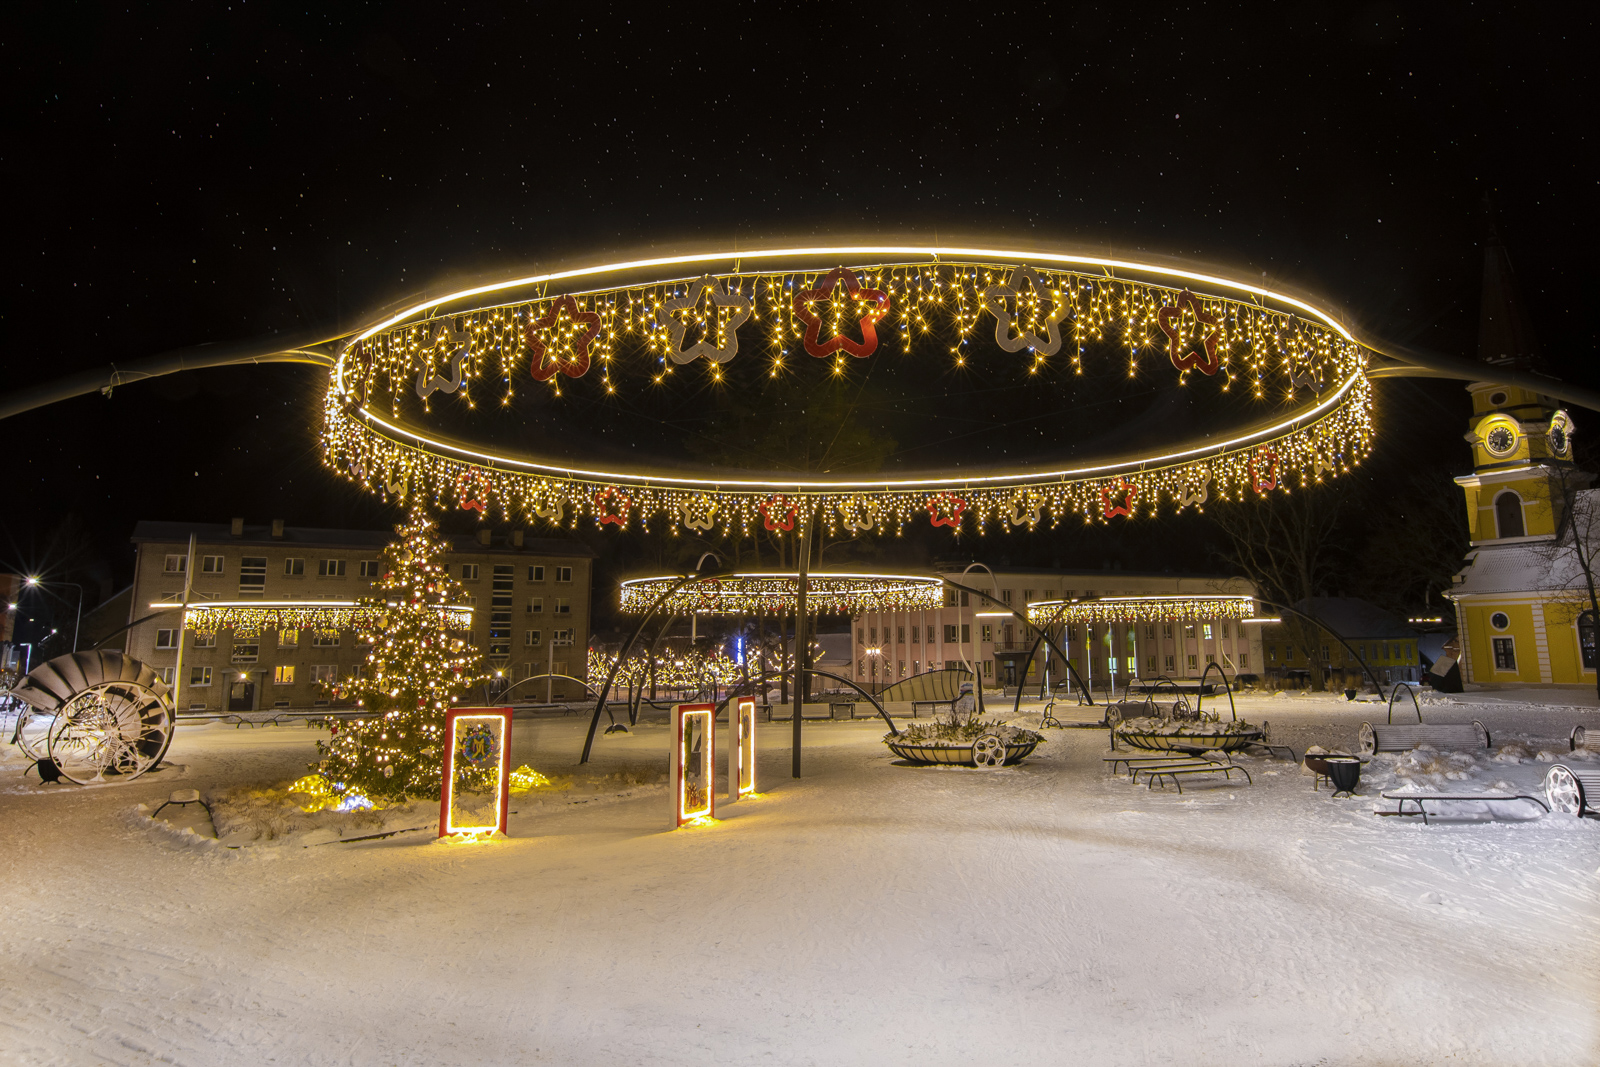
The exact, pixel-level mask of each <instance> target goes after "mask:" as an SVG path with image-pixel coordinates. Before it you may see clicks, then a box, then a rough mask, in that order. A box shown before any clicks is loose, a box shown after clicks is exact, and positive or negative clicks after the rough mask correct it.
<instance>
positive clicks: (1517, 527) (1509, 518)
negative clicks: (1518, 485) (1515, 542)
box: [1494, 490, 1523, 537]
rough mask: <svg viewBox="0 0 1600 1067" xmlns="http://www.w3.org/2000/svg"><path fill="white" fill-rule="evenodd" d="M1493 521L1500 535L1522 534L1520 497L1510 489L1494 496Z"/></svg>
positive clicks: (1514, 535)
mask: <svg viewBox="0 0 1600 1067" xmlns="http://www.w3.org/2000/svg"><path fill="white" fill-rule="evenodd" d="M1494 521H1495V525H1496V526H1498V527H1499V528H1500V536H1501V537H1521V536H1523V525H1522V498H1521V497H1520V496H1518V495H1517V494H1516V493H1513V492H1511V491H1510V490H1507V491H1506V492H1504V493H1501V494H1500V495H1499V496H1497V497H1495V498H1494Z"/></svg>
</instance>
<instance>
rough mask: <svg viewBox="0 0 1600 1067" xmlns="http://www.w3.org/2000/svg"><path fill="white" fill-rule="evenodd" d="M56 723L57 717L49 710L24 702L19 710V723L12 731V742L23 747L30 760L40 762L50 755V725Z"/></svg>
mask: <svg viewBox="0 0 1600 1067" xmlns="http://www.w3.org/2000/svg"><path fill="white" fill-rule="evenodd" d="M55 723H56V717H55V716H54V715H52V714H50V713H49V712H46V711H38V710H36V709H35V708H32V707H30V706H29V705H27V704H23V705H21V707H20V708H19V709H18V711H17V725H16V729H15V730H14V731H13V732H12V735H11V743H12V744H14V745H16V746H17V747H18V748H20V749H22V751H23V754H24V755H26V756H27V757H28V759H29V760H30V761H32V762H34V763H38V762H39V761H40V760H42V759H44V758H45V757H46V756H48V755H50V727H52V726H54V725H55Z"/></svg>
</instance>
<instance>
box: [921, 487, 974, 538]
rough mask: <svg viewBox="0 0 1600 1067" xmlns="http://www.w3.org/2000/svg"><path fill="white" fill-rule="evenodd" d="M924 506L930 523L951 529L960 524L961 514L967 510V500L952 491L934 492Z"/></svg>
mask: <svg viewBox="0 0 1600 1067" xmlns="http://www.w3.org/2000/svg"><path fill="white" fill-rule="evenodd" d="M926 506H927V508H928V521H929V522H930V523H932V524H933V525H934V526H949V527H951V528H952V529H955V528H957V527H959V526H960V525H961V516H962V515H964V514H965V513H966V510H967V502H966V501H965V500H963V499H961V498H960V497H958V496H956V495H955V494H954V493H935V494H933V495H932V496H930V497H929V498H928V503H927V505H926Z"/></svg>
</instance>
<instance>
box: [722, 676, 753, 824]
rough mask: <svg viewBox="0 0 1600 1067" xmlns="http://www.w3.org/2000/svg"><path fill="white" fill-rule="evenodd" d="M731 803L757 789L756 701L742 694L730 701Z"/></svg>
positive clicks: (729, 770)
mask: <svg viewBox="0 0 1600 1067" xmlns="http://www.w3.org/2000/svg"><path fill="white" fill-rule="evenodd" d="M728 707H729V709H730V711H731V714H730V715H729V716H728V803H730V804H731V803H733V802H734V801H736V800H738V799H739V798H740V797H743V796H749V795H750V794H751V793H754V792H755V791H756V702H755V700H753V699H752V698H750V697H740V698H739V699H738V700H736V701H734V702H732V703H730V704H729V705H728Z"/></svg>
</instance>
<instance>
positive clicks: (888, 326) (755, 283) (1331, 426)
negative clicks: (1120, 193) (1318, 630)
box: [323, 260, 1373, 536]
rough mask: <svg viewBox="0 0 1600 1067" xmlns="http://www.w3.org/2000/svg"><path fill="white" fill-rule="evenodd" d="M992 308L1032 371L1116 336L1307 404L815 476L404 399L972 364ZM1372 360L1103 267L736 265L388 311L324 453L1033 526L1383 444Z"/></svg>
mask: <svg viewBox="0 0 1600 1067" xmlns="http://www.w3.org/2000/svg"><path fill="white" fill-rule="evenodd" d="M991 328H992V330H993V338H992V339H993V341H994V344H995V346H996V347H998V348H999V349H1000V350H1001V351H1002V352H1003V353H1008V354H1009V353H1014V354H1015V355H1016V357H1017V363H1016V364H1015V366H1016V369H1017V371H1018V373H1020V374H1021V375H1022V376H1023V378H1024V379H1026V378H1027V377H1028V376H1031V375H1037V374H1038V373H1040V372H1041V371H1042V370H1044V369H1046V368H1048V367H1050V366H1051V365H1052V364H1057V365H1062V366H1063V369H1067V368H1070V371H1071V374H1072V375H1077V374H1082V373H1083V369H1084V368H1083V361H1084V360H1085V359H1086V358H1088V356H1089V355H1090V354H1092V353H1103V352H1105V351H1106V350H1107V348H1108V346H1109V347H1110V349H1112V350H1120V351H1123V352H1124V353H1125V356H1126V359H1127V369H1128V373H1129V375H1130V376H1137V375H1139V374H1141V373H1142V371H1143V370H1144V369H1145V368H1146V367H1147V366H1148V365H1150V364H1152V363H1154V364H1159V365H1160V366H1163V367H1166V368H1167V369H1168V370H1169V371H1170V372H1172V373H1174V374H1175V376H1176V380H1177V381H1178V382H1180V383H1192V382H1193V381H1196V380H1213V381H1215V382H1216V384H1217V388H1218V389H1219V390H1220V391H1221V392H1228V391H1230V390H1233V389H1236V388H1242V389H1245V390H1247V391H1248V394H1249V396H1251V397H1252V398H1255V399H1257V400H1261V401H1272V402H1276V403H1279V404H1297V405H1298V406H1297V407H1294V408H1292V409H1291V410H1292V412H1293V413H1292V414H1291V415H1289V416H1286V417H1285V418H1283V419H1281V420H1279V421H1278V422H1277V423H1275V424H1273V425H1269V426H1258V427H1252V428H1248V429H1246V430H1242V431H1240V433H1239V435H1238V436H1237V437H1235V438H1232V439H1225V440H1219V441H1218V442H1217V443H1216V444H1214V445H1206V446H1202V447H1196V448H1191V449H1186V450H1182V451H1178V452H1174V453H1170V454H1154V455H1149V456H1146V457H1143V458H1141V459H1135V460H1131V461H1127V462H1122V463H1118V464H1111V465H1099V466H1091V467H1084V468H1078V469H1064V470H1029V471H1019V472H1015V473H1012V474H1006V475H997V476H991V477H985V478H974V479H965V480H963V479H954V478H936V477H933V478H923V479H905V480H899V481H889V482H884V483H868V482H854V483H843V482H841V483H826V482H822V483H819V482H805V481H795V480H793V479H792V476H777V475H774V476H773V477H772V478H771V479H760V478H759V476H757V477H756V478H750V479H746V480H739V479H728V480H721V479H718V478H716V477H715V476H714V475H708V476H707V477H689V476H685V475H680V474H666V473H658V472H652V471H640V470H634V471H605V470H589V469H579V468H575V467H573V466H571V465H570V464H565V463H558V462H553V461H552V462H543V461H539V460H537V459H536V458H531V457H525V456H516V455H497V454H493V453H490V452H487V451H483V450H478V449H472V448H468V447H466V446H462V445H459V444H456V443H454V442H452V441H448V440H445V439H442V438H441V437H439V436H437V434H436V433H435V432H433V431H430V430H428V429H426V428H424V427H421V426H419V425H417V424H416V418H417V416H416V415H415V413H414V409H415V408H416V405H415V404H409V402H408V405H402V398H404V397H407V396H409V395H410V394H412V393H414V394H415V395H416V397H418V398H419V399H420V401H421V408H422V411H423V414H424V415H426V414H428V413H430V412H431V410H432V406H433V405H435V404H437V403H441V402H448V403H452V404H454V405H457V406H458V407H459V408H460V409H464V410H465V411H467V412H470V411H472V410H475V409H476V406H477V404H478V403H479V402H485V403H491V404H499V405H501V406H508V405H510V404H511V403H512V401H513V399H514V397H515V396H516V393H517V389H518V387H519V386H521V387H523V388H529V387H538V388H547V389H549V390H550V391H551V392H552V393H553V394H554V395H558V396H559V395H561V393H562V391H563V389H575V388H583V389H598V390H600V391H602V392H604V393H615V392H616V391H617V390H618V388H619V387H624V386H626V387H627V388H635V387H642V388H646V389H648V388H652V387H655V386H658V385H660V384H662V383H664V382H666V381H667V379H668V378H670V377H671V376H673V375H682V374H704V375H706V376H708V378H709V380H710V381H711V382H721V381H722V380H723V379H724V375H725V369H726V367H727V366H728V364H729V363H730V362H731V361H733V360H734V359H738V358H745V359H760V360H763V361H765V366H766V367H767V368H768V369H769V370H770V373H771V374H772V375H774V376H776V375H778V374H780V373H783V372H784V371H785V368H786V366H791V365H792V364H794V363H795V362H796V361H804V360H805V358H806V357H808V356H809V357H815V358H817V359H819V360H825V361H827V364H826V365H827V366H828V367H829V371H830V372H831V373H834V374H844V373H846V371H847V370H848V369H849V368H850V366H851V363H852V361H853V360H857V359H868V358H870V357H871V356H873V354H874V353H875V352H877V351H878V350H879V349H880V348H881V347H882V346H883V345H885V344H894V345H896V346H897V347H899V348H900V349H901V350H902V351H904V352H906V353H912V352H913V351H914V350H920V349H926V348H928V347H929V346H930V345H945V346H947V347H948V353H947V355H948V358H949V359H950V360H951V361H952V362H954V363H955V364H956V365H958V366H963V365H966V363H967V361H968V360H969V358H970V357H971V356H972V354H973V349H972V345H973V344H974V342H976V341H978V340H980V339H982V338H984V337H986V336H987V335H988V331H989V330H990V329H991ZM691 335H692V336H691ZM858 338H859V339H858ZM742 346H743V347H742ZM986 365H987V364H986ZM1365 366H1366V353H1365V351H1364V350H1363V349H1361V348H1360V346H1358V345H1357V344H1355V343H1354V342H1353V341H1351V340H1350V339H1349V338H1348V337H1347V336H1345V335H1344V334H1342V333H1341V332H1340V331H1338V330H1336V329H1333V328H1330V327H1329V325H1328V324H1327V323H1324V322H1318V321H1316V320H1315V319H1313V318H1311V317H1308V316H1302V315H1298V314H1292V313H1290V312H1287V311H1283V310H1279V309H1277V308H1274V307H1270V306H1267V305H1266V304H1265V303H1263V302H1259V301H1256V300H1253V299H1235V298H1230V297H1223V296H1215V295H1209V294H1201V293H1196V292H1194V291H1191V290H1190V289H1188V288H1183V287H1179V286H1175V285H1170V284H1160V283H1157V282H1151V281H1143V280H1134V279H1127V278H1119V277H1112V276H1109V275H1107V274H1105V273H1100V274H1091V273H1086V272H1082V271H1074V270H1063V269H1057V268H1051V267H1035V266H1030V265H1029V264H1027V263H1020V262H1019V263H1010V264H997V263H960V262H951V261H944V260H941V261H938V262H932V263H923V264H909V265H907V264H900V265H879V266H861V267H837V268H832V269H829V270H804V271H776V272H774V271H767V272H732V273H726V274H718V275H705V276H702V277H699V278H689V279H676V280H667V281H660V282H654V283H650V284H645V285H637V286H623V287H617V288H610V289H601V290H593V291H586V292H569V293H541V294H540V295H539V296H537V297H535V298H532V299H525V300H521V301H516V302H510V303H504V304H498V305H495V306H490V307H483V308H477V309H473V310H468V311H463V312H459V313H455V314H447V315H442V316H436V317H432V318H424V319H421V320H415V321H403V322H399V323H397V324H394V325H391V326H388V327H386V328H383V329H377V330H374V331H372V332H370V333H368V334H365V335H363V336H362V337H361V338H360V339H358V340H357V341H356V342H355V343H353V344H352V345H350V346H349V348H347V350H346V351H345V352H344V354H343V355H342V357H341V359H340V361H339V365H338V367H337V368H336V370H335V372H334V375H333V379H332V387H331V388H330V390H329V392H328V396H327V400H326V405H325V412H324V418H325V421H324V432H323V452H324V461H325V463H326V464H327V465H328V466H329V467H330V468H331V469H333V470H335V471H336V472H338V473H341V474H343V475H344V476H345V477H348V478H350V479H351V480H352V481H354V482H356V483H357V484H359V485H361V486H362V487H363V488H365V489H368V490H369V491H372V492H375V493H377V494H378V495H380V496H383V497H386V498H388V499H390V500H394V501H396V502H398V503H401V504H405V505H410V504H414V503H419V502H420V503H424V504H428V505H431V506H433V507H435V508H461V509H465V510H471V511H476V512H478V513H479V514H480V516H483V517H485V518H487V517H488V516H489V515H490V514H491V513H494V514H497V515H498V516H500V517H501V518H503V519H505V520H506V521H512V522H527V523H530V524H532V523H537V522H538V521H540V520H542V521H544V522H546V523H549V524H550V525H552V526H557V527H565V528H569V529H570V528H575V527H576V526H577V524H578V523H579V522H580V521H584V520H587V521H592V522H594V523H596V524H598V525H599V526H602V527H604V526H607V525H614V526H616V527H618V528H619V529H626V528H633V527H636V526H638V527H642V528H644V529H647V530H648V529H652V528H654V529H662V528H664V529H666V530H670V532H672V533H674V534H676V533H678V532H680V531H687V532H690V533H698V532H704V531H709V530H712V529H720V530H722V531H724V532H737V533H739V534H740V535H742V536H748V535H749V534H750V533H752V532H753V531H754V530H755V529H757V528H765V529H767V530H775V531H776V530H790V529H793V527H794V524H795V523H796V521H798V520H800V519H802V518H804V519H807V520H811V519H814V520H815V521H817V522H819V523H820V524H821V525H823V526H824V527H825V528H826V529H827V530H828V531H829V533H833V534H836V533H838V531H840V530H841V529H842V530H846V531H850V532H864V531H869V530H870V531H874V532H879V533H887V532H891V531H893V532H896V533H898V532H901V531H902V530H903V529H904V527H905V525H906V524H907V523H908V522H911V521H916V520H923V521H927V522H929V523H931V524H932V525H933V526H935V527H946V528H949V529H951V530H952V532H957V531H960V530H963V529H969V528H970V529H974V530H975V531H976V532H977V533H979V534H983V533H985V532H986V531H987V528H988V527H989V526H990V525H992V524H993V525H998V527H999V528H1000V529H1001V530H1007V529H1014V528H1017V527H1026V528H1027V529H1029V530H1032V529H1035V528H1036V527H1037V526H1038V525H1039V524H1040V523H1048V524H1049V525H1050V526H1052V527H1054V526H1059V525H1060V524H1061V523H1062V522H1064V521H1069V520H1075V521H1082V522H1103V521H1108V520H1111V519H1115V518H1118V517H1122V516H1127V517H1134V516H1154V515H1156V514H1158V513H1159V512H1160V511H1161V510H1162V509H1163V508H1172V509H1182V508H1186V507H1195V508H1203V507H1204V506H1205V504H1206V503H1208V502H1211V501H1216V500H1240V499H1244V498H1245V497H1246V496H1247V495H1250V494H1258V495H1262V494H1267V493H1272V492H1277V491H1289V490H1291V489H1300V488H1306V487H1309V486H1312V485H1315V484H1317V483H1320V482H1322V481H1323V480H1325V479H1327V478H1330V477H1336V476H1338V475H1340V474H1344V473H1347V472H1348V471H1350V470H1351V469H1352V468H1353V467H1354V466H1355V465H1357V464H1359V463H1360V462H1361V460H1362V459H1363V458H1365V456H1366V455H1367V454H1368V453H1369V451H1370V449H1371V441H1372V432H1373V427H1372V391H1371V387H1370V385H1369V383H1368V382H1367V379H1366V377H1365V373H1364V372H1365ZM1070 376H1071V375H1069V377H1070ZM440 394H444V395H443V397H441V396H440ZM408 406H409V408H410V409H412V410H410V411H409V412H408V410H407V407H408ZM454 414H456V415H459V411H455V412H454Z"/></svg>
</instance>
